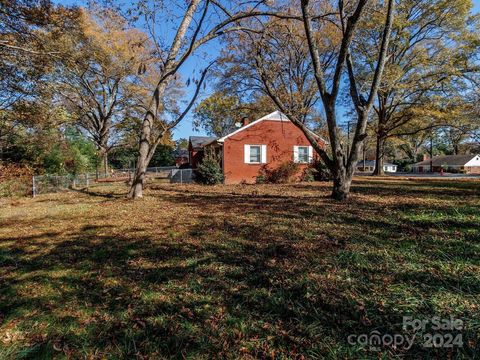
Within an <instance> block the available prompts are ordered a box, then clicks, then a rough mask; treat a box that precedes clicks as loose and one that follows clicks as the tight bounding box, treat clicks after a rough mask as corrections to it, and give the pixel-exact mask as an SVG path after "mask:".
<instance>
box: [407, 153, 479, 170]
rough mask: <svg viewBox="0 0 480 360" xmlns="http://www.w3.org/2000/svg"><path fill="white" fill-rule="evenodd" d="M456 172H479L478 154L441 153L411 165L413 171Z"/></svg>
mask: <svg viewBox="0 0 480 360" xmlns="http://www.w3.org/2000/svg"><path fill="white" fill-rule="evenodd" d="M442 170H443V171H446V172H457V173H464V174H480V155H441V156H434V157H433V158H432V159H431V160H430V159H426V160H423V161H420V162H418V163H416V164H413V165H412V171H413V172H415V173H426V172H440V171H442Z"/></svg>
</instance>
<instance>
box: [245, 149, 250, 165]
mask: <svg viewBox="0 0 480 360" xmlns="http://www.w3.org/2000/svg"><path fill="white" fill-rule="evenodd" d="M244 154H245V157H244V159H245V164H250V145H244Z"/></svg>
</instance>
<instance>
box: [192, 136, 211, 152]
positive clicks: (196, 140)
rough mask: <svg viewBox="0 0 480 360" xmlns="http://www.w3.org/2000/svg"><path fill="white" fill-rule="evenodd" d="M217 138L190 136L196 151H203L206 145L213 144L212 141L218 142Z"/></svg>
mask: <svg viewBox="0 0 480 360" xmlns="http://www.w3.org/2000/svg"><path fill="white" fill-rule="evenodd" d="M216 139H217V138H216V137H210V136H190V143H191V144H192V147H193V148H194V149H201V148H203V147H204V146H205V145H206V144H208V143H211V142H212V141H214V140H216Z"/></svg>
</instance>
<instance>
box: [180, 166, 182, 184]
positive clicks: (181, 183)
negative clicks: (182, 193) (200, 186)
mask: <svg viewBox="0 0 480 360" xmlns="http://www.w3.org/2000/svg"><path fill="white" fill-rule="evenodd" d="M180 184H183V170H182V169H180Z"/></svg>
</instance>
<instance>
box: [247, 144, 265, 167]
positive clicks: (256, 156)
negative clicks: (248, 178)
mask: <svg viewBox="0 0 480 360" xmlns="http://www.w3.org/2000/svg"><path fill="white" fill-rule="evenodd" d="M261 152H262V148H261V147H260V146H257V145H254V146H250V163H259V162H260V161H261V160H262V157H261Z"/></svg>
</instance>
